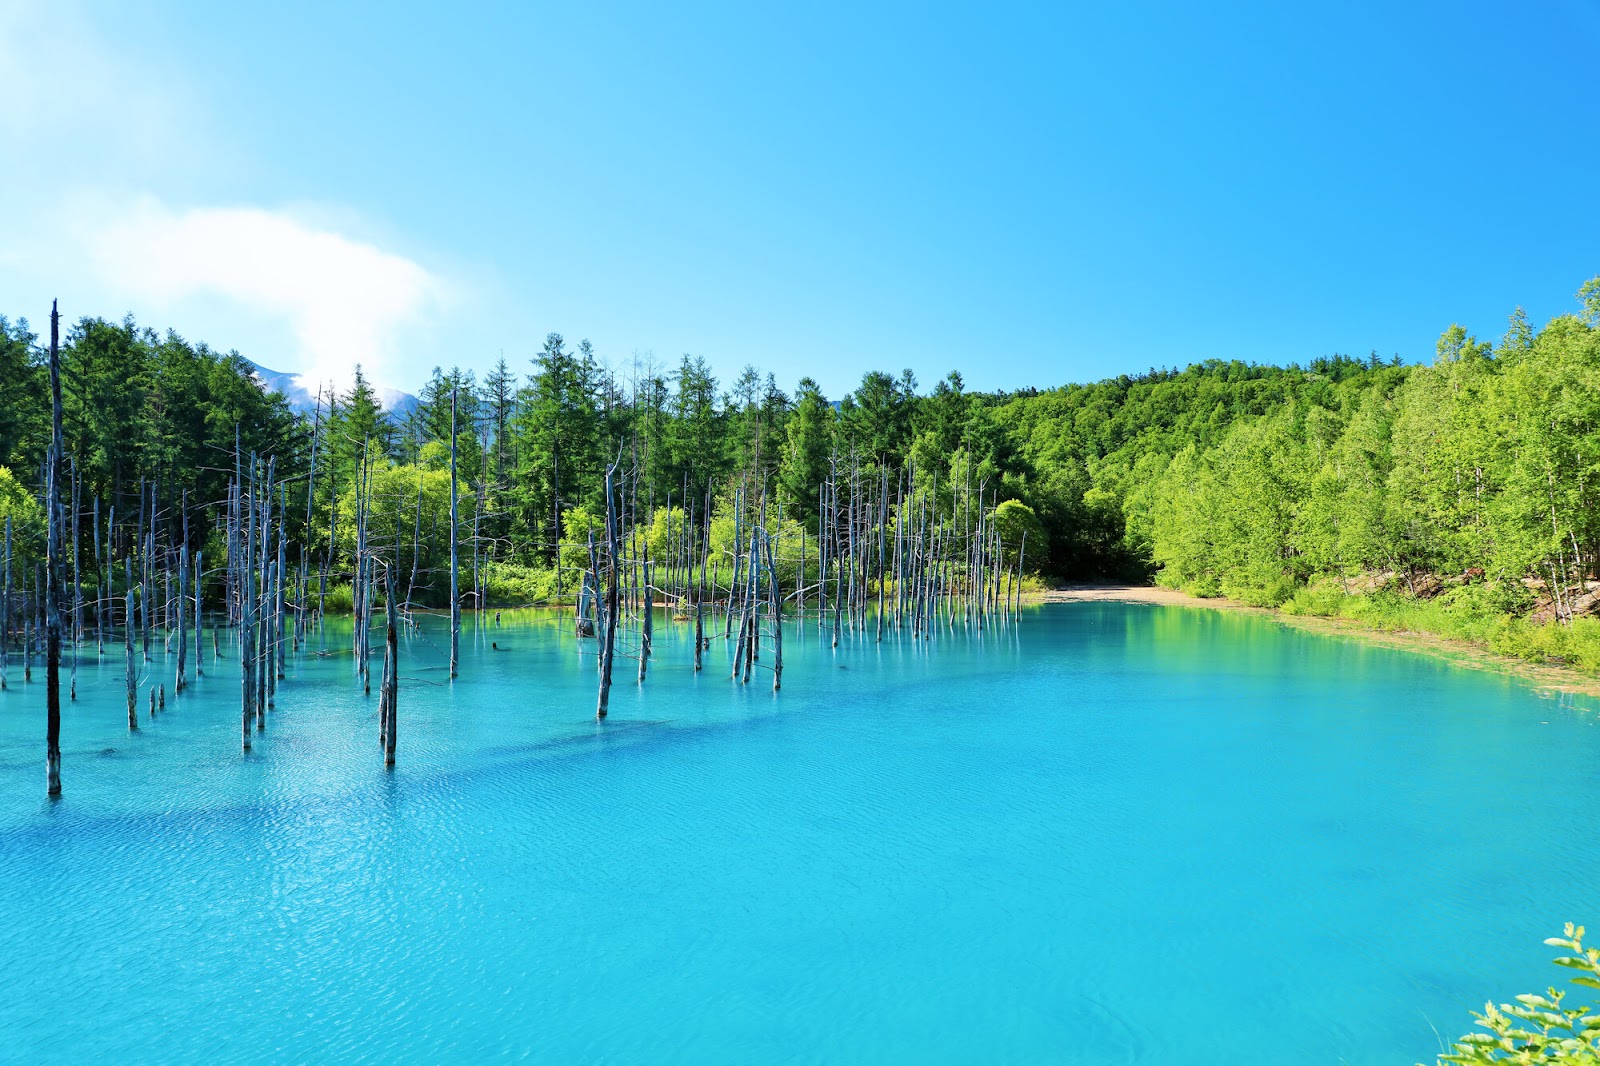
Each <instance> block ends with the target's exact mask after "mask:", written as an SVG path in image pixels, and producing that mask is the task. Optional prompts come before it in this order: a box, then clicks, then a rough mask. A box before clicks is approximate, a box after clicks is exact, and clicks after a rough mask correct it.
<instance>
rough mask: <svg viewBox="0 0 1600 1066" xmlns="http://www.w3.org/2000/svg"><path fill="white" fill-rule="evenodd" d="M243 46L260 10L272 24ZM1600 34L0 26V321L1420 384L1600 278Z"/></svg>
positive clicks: (349, 11)
mask: <svg viewBox="0 0 1600 1066" xmlns="http://www.w3.org/2000/svg"><path fill="white" fill-rule="evenodd" d="M269 8H270V10H269ZM1597 55H1600V3H1595V2H1594V0H1551V2H1549V3H1541V4H1534V5H1517V6H1510V5H1490V4H1473V3H1465V4H1463V3H1452V4H1412V5H1394V4H1365V3H1349V4H1343V5H1318V6H1315V7H1313V6H1312V5H1290V4H1281V3H1275V4H1265V3H1263V4H1242V3H1215V4H1210V5H1194V4H1153V3H1122V4H1114V5H1108V4H1099V5H1093V6H1090V5H1075V4H1051V5H1039V6H1023V5H999V4H985V5H972V6H970V7H949V6H938V5H929V4H917V5H912V4H905V5H893V6H891V5H872V6H864V5H859V4H841V5H826V4H812V5H804V6H794V7H785V8H780V7H778V6H776V5H723V6H712V5H657V4H651V5H642V4H641V5H614V4H565V5H560V6H547V5H541V4H515V5H505V6H495V5H479V6H473V7H468V6H466V5H458V6H452V7H450V8H449V9H446V6H445V5H438V4H428V5H423V4H418V5H405V4H394V3H390V4H384V5H376V4H374V5H343V6H341V7H340V8H339V9H338V10H337V11H331V12H330V11H328V10H325V9H324V8H323V6H322V5H316V4H295V3H285V4H277V5H268V6H265V7H262V8H260V9H252V6H251V5H222V4H211V3H208V4H189V3H169V2H162V0H144V2H140V3H136V4H135V3H128V4H99V3H75V2H73V0H56V2H51V3H48V4H46V3H41V2H36V0H0V143H3V144H5V145H6V146H7V148H8V151H7V155H8V156H10V157H11V159H12V160H13V161H23V163H24V165H22V166H16V165H7V166H5V167H0V204H3V205H4V212H3V215H0V313H5V314H8V315H11V316H13V317H16V316H19V315H26V316H27V317H29V318H30V319H31V320H32V321H33V322H34V323H35V324H38V323H41V322H43V321H44V318H45V312H46V311H47V310H48V306H49V300H50V298H51V297H52V296H59V297H60V298H61V300H62V306H63V310H64V311H65V312H66V313H67V314H69V315H72V316H76V315H78V314H84V313H88V314H101V315H106V316H109V317H118V316H120V315H122V314H124V313H127V312H133V313H134V314H135V315H136V316H137V317H138V318H139V319H140V320H141V321H143V322H146V323H149V324H155V325H162V326H165V325H172V326H175V327H177V328H178V329H179V331H180V332H182V333H184V334H185V335H186V336H188V337H190V338H191V339H194V340H206V341H209V342H210V343H212V344H213V345H216V346H220V347H237V348H238V349H239V350H240V351H242V352H243V353H244V354H246V355H248V356H250V357H252V358H255V359H257V360H258V361H260V362H262V363H263V364H266V365H268V366H272V367H274V368H277V369H281V370H289V371H296V372H300V373H303V374H306V375H308V376H310V377H312V378H318V377H332V378H338V377H341V376H343V375H347V374H348V370H349V365H350V364H351V363H353V362H354V361H355V360H357V359H359V360H361V361H362V362H364V363H365V364H366V365H367V366H368V367H369V368H370V369H371V370H372V371H373V374H374V376H375V377H377V378H378V379H379V380H381V381H383V382H384V383H386V384H390V385H394V386H399V387H402V388H411V389H415V388H416V387H417V385H418V384H419V383H420V381H421V380H422V379H423V378H424V377H425V375H426V374H427V372H428V370H429V368H431V367H432V366H434V365H435V364H444V365H449V364H452V363H459V364H461V365H463V366H468V367H473V368H475V369H478V370H479V371H480V372H481V371H482V370H483V369H485V368H487V367H488V366H489V365H490V364H492V362H493V361H494V359H495V358H496V357H497V356H498V355H500V354H501V353H502V352H503V353H504V354H505V356H506V357H507V359H508V361H510V362H511V363H512V365H513V368H515V369H521V368H522V367H524V366H525V365H526V361H527V360H528V358H529V357H530V356H531V355H532V354H533V353H534V352H535V351H536V350H537V349H538V347H539V344H540V342H541V341H542V339H543V336H544V334H545V333H546V332H548V331H551V330H556V331H559V332H562V333H564V334H565V335H566V336H567V337H568V338H569V339H572V340H576V339H577V338H580V337H588V338H590V339H591V340H592V341H593V342H594V344H595V346H596V348H597V350H598V351H599V352H600V354H601V355H602V356H603V357H606V358H608V359H610V360H611V361H612V362H613V363H615V364H618V365H619V366H626V365H628V364H629V363H630V362H631V361H632V360H633V359H635V358H636V357H637V358H638V359H640V360H641V361H648V360H650V359H653V360H654V361H655V362H656V363H657V364H660V365H662V366H667V367H670V366H671V365H673V364H675V363H676V361H677V359H678V358H679V356H680V355H681V354H682V353H684V352H692V353H695V354H698V355H703V356H705V357H706V358H707V359H708V360H709V361H710V362H711V363H712V365H713V366H714V367H715V368H716V370H717V372H718V373H719V375H720V376H721V378H722V379H723V381H724V383H725V384H726V383H728V382H730V381H731V379H732V377H733V376H734V375H735V374H736V373H737V372H738V370H739V369H740V368H741V367H742V366H743V365H744V364H746V363H752V364H755V365H756V366H758V367H760V368H762V369H764V370H771V371H773V372H775V373H776V374H777V377H778V379H779V382H780V383H781V384H782V385H784V386H785V387H789V388H792V386H793V384H794V382H795V381H796V380H797V379H798V378H799V377H800V376H801V375H802V374H810V375H811V376H813V377H815V378H817V379H818V380H819V381H820V382H821V383H822V385H823V387H824V389H825V390H826V391H827V392H829V393H830V394H831V395H838V394H839V393H841V392H842V391H844V390H846V389H848V388H850V387H852V386H853V385H854V384H855V383H856V382H857V381H858V380H859V377H860V375H861V373H862V372H863V371H864V370H867V369H871V368H882V369H886V370H890V371H893V372H898V371H899V370H900V369H901V368H904V367H910V368H911V369H913V370H914V371H915V372H916V374H917V375H918V377H919V378H920V379H921V381H922V382H923V383H924V385H931V384H932V382H933V381H934V380H936V379H937V378H938V377H941V376H942V375H943V374H944V373H946V372H947V371H949V370H951V369H960V370H961V371H962V373H963V374H964V376H965V377H966V379H967V381H968V383H969V386H971V387H975V388H983V389H995V388H1017V387H1023V386H1028V385H1034V386H1039V387H1045V386H1050V385H1054V384H1060V383H1064V382H1067V381H1079V380H1092V379H1097V378H1101V377H1105V376H1109V375H1114V374H1117V373H1121V372H1124V371H1139V370H1143V369H1145V368H1147V367H1150V366H1171V365H1182V364H1185V363H1188V362H1191V361H1194V360H1199V359H1205V358H1211V357H1219V358H1240V359H1246V360H1252V361H1261V362H1288V361H1304V360H1307V359H1310V358H1313V357H1316V356H1318V355H1324V354H1328V353H1331V352H1345V353H1350V354H1360V355H1364V354H1366V353H1367V352H1368V351H1369V350H1373V349H1376V350H1377V351H1379V352H1380V353H1382V354H1383V355H1385V356H1388V355H1391V354H1395V353H1398V354H1400V355H1401V356H1402V357H1405V358H1407V359H1425V358H1429V357H1431V354H1432V349H1433V342H1434V340H1435V339H1436V338H1437V336H1438V334H1439V333H1440V332H1441V331H1442V330H1443V329H1444V328H1445V327H1446V326H1448V325H1449V324H1450V323H1451V322H1456V321H1459V322H1461V323H1462V324H1464V325H1466V326H1467V327H1468V328H1469V329H1471V330H1473V331H1474V332H1477V333H1480V334H1483V335H1486V336H1498V335H1499V334H1500V333H1501V332H1502V331H1503V329H1504V322H1505V317H1506V315H1507V314H1508V313H1509V312H1510V311H1511V310H1512V308H1513V307H1515V306H1517V305H1522V306H1524V307H1526V308H1527V309H1528V312H1529V313H1530V315H1531V316H1532V317H1533V318H1534V319H1535V320H1537V321H1543V320H1545V319H1547V318H1549V317H1551V316H1552V315H1554V314H1557V313H1561V312H1563V311H1566V310H1569V309H1571V308H1573V307H1574V306H1575V305H1574V303H1573V301H1572V299H1571V294H1572V293H1573V292H1574V291H1575V290H1576V289H1577V287H1578V285H1579V284H1580V283H1581V282H1582V281H1583V280H1584V279H1585V278H1588V277H1590V276H1593V275H1595V274H1596V273H1600V213H1597V212H1596V210H1595V199H1594V194H1595V189H1596V188H1597V187H1600V139H1597V137H1596V127H1595V100H1596V99H1597V90H1600V78H1597V77H1596V71H1597V70H1600V61H1597V60H1596V58H1595V57H1596V56H1597Z"/></svg>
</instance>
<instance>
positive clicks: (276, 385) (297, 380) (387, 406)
mask: <svg viewBox="0 0 1600 1066" xmlns="http://www.w3.org/2000/svg"><path fill="white" fill-rule="evenodd" d="M245 362H247V363H249V364H250V367H251V369H252V370H254V371H255V376H256V380H257V381H259V382H260V383H261V387H262V388H264V389H266V390H267V391H268V392H281V393H283V395H284V398H285V399H287V400H288V401H289V407H290V408H291V409H292V410H294V411H295V412H297V413H299V414H306V415H308V414H311V413H312V412H313V411H315V410H316V407H317V392H316V389H317V384H316V382H314V381H312V382H308V381H307V379H306V378H305V376H304V375H302V374H286V373H284V372H283V371H281V370H270V369H268V368H267V367H264V366H262V365H261V364H260V363H257V362H254V361H252V360H249V359H246V360H245ZM372 391H373V392H375V393H377V395H378V403H379V404H380V405H381V406H382V407H383V409H384V411H385V412H387V413H388V415H389V417H390V418H392V419H394V420H395V421H396V422H399V421H403V420H404V419H405V418H406V417H407V416H408V415H410V414H411V412H412V411H415V410H416V409H417V408H418V407H419V406H420V405H421V403H422V401H420V400H418V399H417V398H416V397H415V396H413V395H411V394H410V393H409V392H402V391H401V390H399V389H391V388H389V387H388V386H386V385H378V384H374V385H373V386H372ZM324 393H326V390H324ZM323 408H324V410H326V408H327V399H326V397H324V399H323Z"/></svg>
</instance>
